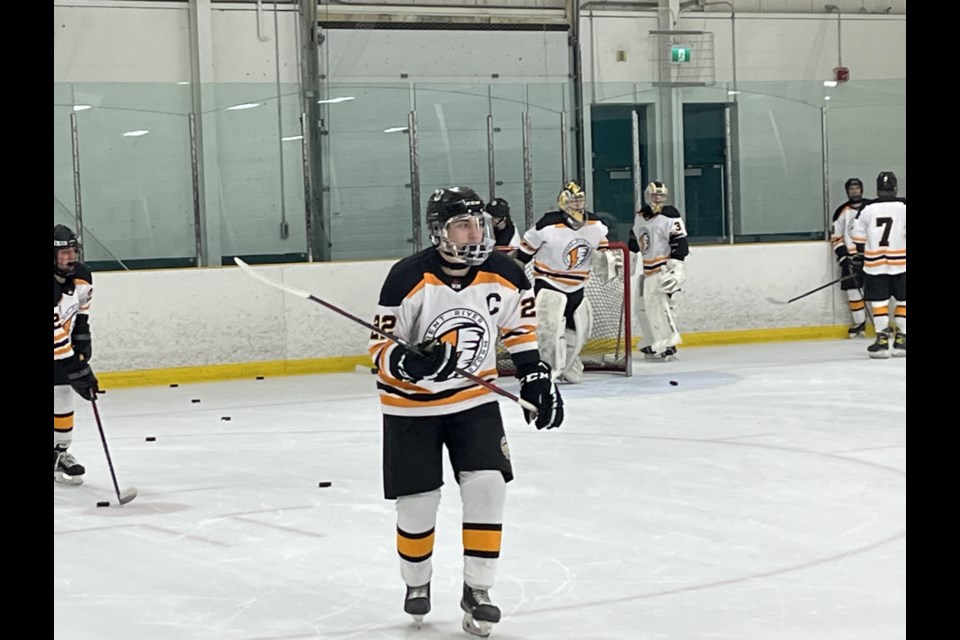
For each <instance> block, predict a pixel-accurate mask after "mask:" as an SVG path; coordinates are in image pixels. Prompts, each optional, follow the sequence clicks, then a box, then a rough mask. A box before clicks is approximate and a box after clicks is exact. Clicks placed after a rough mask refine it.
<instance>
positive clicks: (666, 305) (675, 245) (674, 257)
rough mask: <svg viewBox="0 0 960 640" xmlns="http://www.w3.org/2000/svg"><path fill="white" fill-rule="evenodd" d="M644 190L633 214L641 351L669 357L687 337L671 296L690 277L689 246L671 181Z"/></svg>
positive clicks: (632, 243)
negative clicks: (640, 265)
mask: <svg viewBox="0 0 960 640" xmlns="http://www.w3.org/2000/svg"><path fill="white" fill-rule="evenodd" d="M643 195H644V200H645V202H644V203H643V205H641V207H640V211H638V212H637V215H636V216H634V219H633V228H632V229H631V230H630V243H629V246H630V251H632V252H634V253H637V254H639V255H640V257H641V258H642V259H643V270H642V272H641V273H640V274H639V277H638V278H637V280H636V282H637V286H636V291H635V299H636V304H635V305H634V308H635V309H636V310H637V323H638V324H639V325H640V332H641V333H642V334H643V336H642V338H641V340H640V352H641V353H643V355H644V358H646V359H648V360H661V361H670V360H673V359H674V358H675V357H676V353H677V345H678V344H680V343H681V342H682V341H683V340H682V338H681V337H680V332H679V331H678V330H677V323H676V321H675V320H674V317H673V303H672V300H671V297H672V296H673V294H675V293H677V292H678V291H680V286H681V285H682V284H683V283H684V282H686V280H687V275H686V268H685V266H684V262H683V261H684V259H685V258H686V257H687V255H688V254H689V253H690V247H689V245H688V243H687V229H686V226H684V224H683V218H681V217H680V212H679V211H678V210H677V208H676V207H674V206H672V205H669V204H667V203H666V202H667V198H668V197H669V196H670V190H669V189H668V188H667V185H666V184H664V183H663V182H661V181H659V180H654V181H653V182H651V183H650V184H648V185H647V188H646V189H645V190H644V192H643ZM635 271H639V270H635Z"/></svg>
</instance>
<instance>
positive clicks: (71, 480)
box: [53, 471, 83, 487]
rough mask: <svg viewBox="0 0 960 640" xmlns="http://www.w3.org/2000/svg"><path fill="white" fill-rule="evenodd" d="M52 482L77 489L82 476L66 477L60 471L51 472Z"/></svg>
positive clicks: (81, 481)
mask: <svg viewBox="0 0 960 640" xmlns="http://www.w3.org/2000/svg"><path fill="white" fill-rule="evenodd" d="M53 481H54V482H56V483H57V484H62V485H66V486H70V487H77V486H80V485H81V484H83V476H68V475H67V474H65V473H63V472H61V471H54V472H53Z"/></svg>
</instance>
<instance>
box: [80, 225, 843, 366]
mask: <svg viewBox="0 0 960 640" xmlns="http://www.w3.org/2000/svg"><path fill="white" fill-rule="evenodd" d="M686 262H687V272H688V274H689V279H688V281H687V284H686V285H684V290H683V293H682V294H680V295H679V296H678V298H679V301H678V309H677V314H678V319H679V326H680V330H681V332H682V333H696V332H706V331H709V332H714V331H730V330H738V329H758V328H777V327H815V326H829V325H837V324H845V323H847V322H848V320H847V317H846V313H847V311H846V306H845V304H844V303H843V300H842V299H841V298H840V293H839V289H838V288H837V287H833V288H831V289H828V290H824V291H823V292H820V293H816V294H813V295H811V296H808V297H807V298H804V299H803V300H799V301H797V302H795V303H792V304H790V305H785V306H784V305H773V304H770V302H768V301H767V300H766V298H767V297H768V296H769V297H774V298H779V299H784V300H785V299H788V298H791V297H793V296H796V295H799V294H800V293H803V292H805V291H808V290H810V289H812V288H814V287H816V286H818V285H820V284H823V283H825V282H828V281H830V280H832V279H833V278H835V277H836V276H835V275H834V269H835V267H834V266H833V260H832V259H831V253H830V249H829V247H828V245H827V243H826V242H808V243H795V244H755V245H747V246H735V247H730V246H703V247H694V248H693V249H692V251H691V255H690V257H689V258H688V259H687V261H686ZM392 265H393V261H375V262H335V263H314V264H289V265H271V266H262V267H260V266H258V267H255V268H256V269H258V270H262V273H263V274H264V275H265V276H267V277H270V278H273V279H276V280H279V281H282V282H286V283H288V284H291V285H293V286H295V287H298V288H300V289H304V290H307V291H309V292H311V293H313V294H314V295H316V296H319V297H321V298H323V299H325V300H327V301H328V302H330V303H332V304H335V305H337V306H339V307H342V308H343V309H344V310H346V311H349V312H350V313H352V314H354V315H356V316H358V317H360V318H362V319H364V320H367V321H371V320H372V318H373V315H374V310H375V307H376V301H377V297H378V295H379V291H380V286H381V284H382V282H383V279H384V278H385V277H386V275H387V272H388V270H389V268H390V267H391V266H392ZM94 288H95V291H96V297H95V302H94V307H93V312H92V317H91V326H92V329H93V335H94V360H93V365H94V368H95V369H96V370H97V371H98V372H119V371H136V370H141V369H160V368H168V367H189V366H203V365H214V364H238V363H246V362H256V361H273V360H303V359H310V358H325V357H333V356H361V355H363V354H365V353H366V345H367V339H368V336H369V332H368V331H367V330H366V329H364V328H363V327H361V326H359V325H357V324H355V323H353V322H351V321H350V320H348V319H346V318H343V317H342V316H340V315H338V314H336V313H334V312H332V311H330V310H328V309H326V308H325V307H323V306H322V305H319V304H316V303H314V302H310V301H308V300H306V299H304V298H299V297H296V296H293V295H290V294H287V293H284V292H282V291H280V290H278V289H275V288H272V287H269V286H267V285H265V284H263V283H261V282H258V281H257V280H255V279H253V278H251V277H250V276H248V275H246V274H244V273H243V272H242V271H240V269H238V268H236V267H220V268H207V269H184V270H157V271H137V272H104V273H96V274H94Z"/></svg>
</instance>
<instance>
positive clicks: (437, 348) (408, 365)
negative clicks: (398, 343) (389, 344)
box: [390, 340, 458, 382]
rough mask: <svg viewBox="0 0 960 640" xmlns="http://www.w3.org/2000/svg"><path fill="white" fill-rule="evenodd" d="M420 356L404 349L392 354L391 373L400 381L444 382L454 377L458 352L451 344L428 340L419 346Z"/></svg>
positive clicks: (394, 351) (396, 350)
mask: <svg viewBox="0 0 960 640" xmlns="http://www.w3.org/2000/svg"><path fill="white" fill-rule="evenodd" d="M417 348H418V349H420V354H417V353H414V352H413V351H410V350H409V349H404V348H403V347H400V348H397V349H394V350H393V353H391V354H390V373H391V374H393V376H394V377H395V378H399V379H400V380H408V381H410V382H420V381H421V380H434V381H436V382H443V381H444V380H448V379H449V378H450V377H451V376H452V375H453V370H454V369H455V368H456V366H457V356H458V354H457V352H456V350H455V349H454V348H453V345H452V344H450V343H449V342H441V341H439V340H427V341H425V342H421V343H420V344H418V345H417Z"/></svg>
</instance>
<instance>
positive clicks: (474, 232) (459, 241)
mask: <svg viewBox="0 0 960 640" xmlns="http://www.w3.org/2000/svg"><path fill="white" fill-rule="evenodd" d="M487 220H488V217H487V215H486V212H485V208H484V205H483V200H481V199H480V196H478V195H477V192H476V191H474V190H473V189H471V188H470V187H451V188H449V189H437V190H436V191H434V192H433V195H432V196H430V200H429V201H428V202H427V225H428V226H429V227H430V240H431V241H432V242H433V246H435V247H437V250H438V251H439V252H440V253H441V254H442V255H443V257H444V258H445V259H446V260H447V261H448V262H452V263H454V264H465V265H469V266H474V265H478V264H481V263H483V262H484V261H485V260H486V259H487V258H488V257H489V256H490V252H491V251H493V247H494V246H495V245H496V241H495V240H494V238H493V230H492V229H491V228H490V225H489V224H487Z"/></svg>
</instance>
